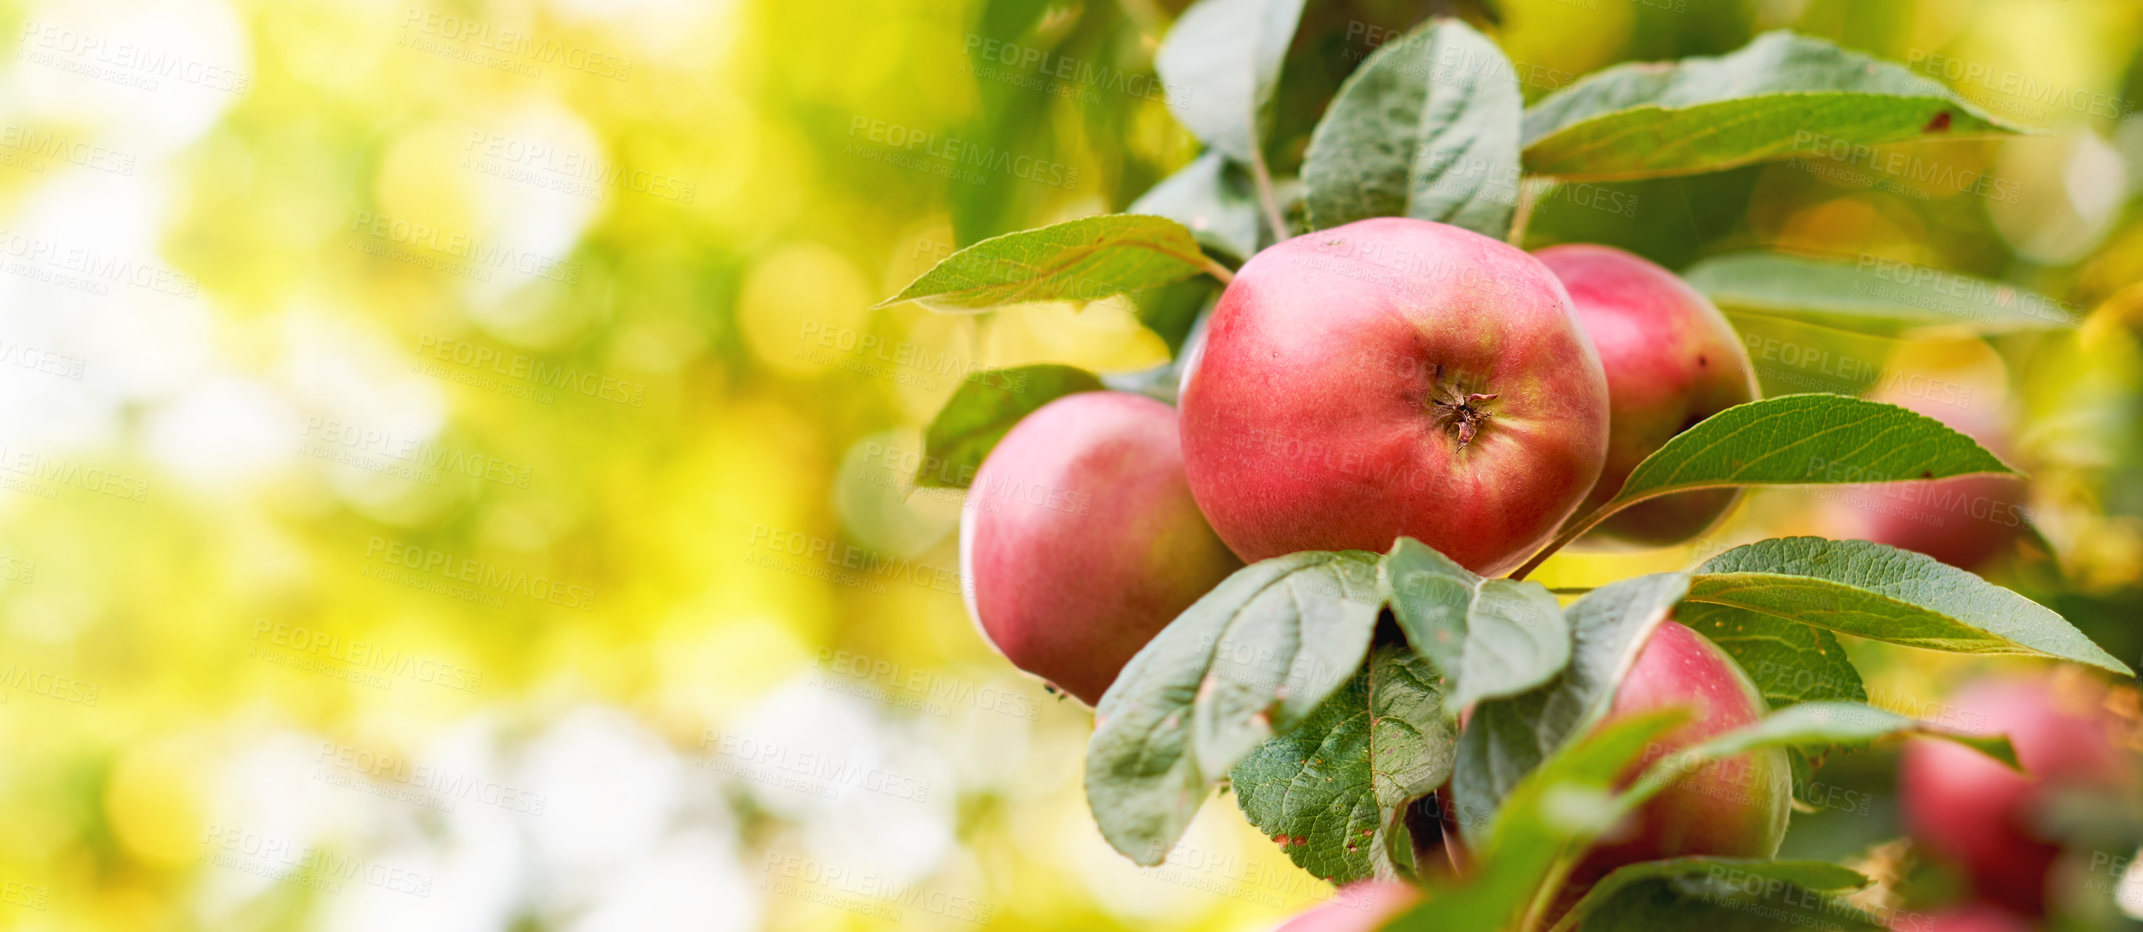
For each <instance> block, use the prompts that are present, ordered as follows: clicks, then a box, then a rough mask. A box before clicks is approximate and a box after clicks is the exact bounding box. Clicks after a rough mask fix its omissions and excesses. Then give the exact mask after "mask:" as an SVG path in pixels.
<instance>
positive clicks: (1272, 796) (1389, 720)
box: [1229, 647, 1457, 884]
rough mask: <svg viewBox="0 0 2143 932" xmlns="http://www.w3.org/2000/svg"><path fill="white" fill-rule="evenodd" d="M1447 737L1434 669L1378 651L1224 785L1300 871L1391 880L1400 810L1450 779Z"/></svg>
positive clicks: (1397, 858)
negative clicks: (1334, 691) (1342, 685)
mask: <svg viewBox="0 0 2143 932" xmlns="http://www.w3.org/2000/svg"><path fill="white" fill-rule="evenodd" d="M1456 737H1457V723H1456V722H1455V721H1454V720H1453V719H1452V718H1451V716H1450V715H1449V714H1448V713H1446V712H1445V711H1444V703H1443V699H1442V697H1441V696H1440V695H1439V694H1438V691H1437V688H1436V675H1435V670H1434V669H1433V668H1432V667H1430V665H1429V664H1428V662H1427V661H1424V660H1422V659H1421V658H1419V657H1416V656H1413V655H1412V654H1410V653H1409V652H1407V651H1406V650H1405V649H1403V648H1399V647H1382V648H1378V649H1376V650H1375V651H1374V652H1372V653H1371V655H1370V659H1369V667H1368V669H1367V670H1364V671H1363V672H1362V673H1360V674H1358V675H1356V676H1355V678H1354V679H1353V680H1352V681H1350V682H1349V683H1348V684H1347V687H1346V688H1345V689H1342V690H1340V691H1339V692H1336V693H1333V694H1332V695H1331V697H1330V698H1327V699H1326V700H1325V701H1324V704H1323V705H1320V706H1318V707H1317V711H1316V712H1314V713H1312V714H1311V716H1310V718H1309V720H1308V721H1305V722H1303V723H1302V725H1301V727H1298V728H1296V729H1295V730H1294V731H1291V732H1289V733H1287V734H1286V735H1283V736H1281V737H1278V738H1274V739H1273V740H1271V741H1267V742H1265V744H1264V745H1263V746H1262V747H1259V748H1258V749H1257V751H1256V752H1254V753H1252V754H1251V755H1250V756H1249V757H1247V758H1244V759H1243V762H1242V763H1240V764H1237V765H1235V770H1234V771H1233V772H1232V773H1231V774H1230V779H1229V784H1230V785H1231V786H1232V787H1234V790H1235V797H1236V802H1237V803H1238V804H1239V805H1241V806H1242V807H1243V814H1244V815H1245V816H1247V817H1249V819H1250V823H1251V824H1252V825H1255V826H1257V827H1258V830H1259V831H1261V832H1263V833H1265V834H1266V835H1267V836H1269V837H1271V838H1272V839H1273V840H1274V841H1276V842H1279V843H1280V845H1281V849H1282V850H1283V851H1285V852H1287V856H1288V857H1289V858H1290V859H1292V860H1293V861H1294V862H1295V864H1296V865H1297V866H1300V867H1301V868H1302V869H1304V870H1307V871H1309V872H1310V873H1311V874H1314V875H1316V876H1317V877H1319V878H1322V879H1324V880H1327V881H1330V882H1332V883H1336V884H1347V883H1352V882H1354V881H1357V880H1366V879H1369V878H1372V877H1377V878H1384V879H1390V878H1393V877H1396V876H1398V873H1399V865H1400V864H1401V863H1402V862H1403V861H1404V860H1405V859H1406V858H1410V857H1411V853H1412V852H1411V845H1410V843H1409V840H1408V836H1407V833H1406V831H1405V830H1404V827H1403V826H1402V825H1401V824H1400V816H1401V814H1402V813H1403V812H1404V811H1405V808H1406V805H1407V803H1409V802H1411V801H1413V800H1414V799H1417V798H1419V797H1422V796H1426V795H1428V794H1429V793H1432V792H1434V791H1435V790H1436V787H1437V786H1438V785H1440V784H1442V783H1443V782H1444V779H1445V778H1446V777H1448V776H1450V774H1451V755H1452V744H1453V742H1454V741H1455V740H1456ZM1398 852H1403V853H1404V854H1403V856H1402V855H1400V854H1399V853H1398Z"/></svg>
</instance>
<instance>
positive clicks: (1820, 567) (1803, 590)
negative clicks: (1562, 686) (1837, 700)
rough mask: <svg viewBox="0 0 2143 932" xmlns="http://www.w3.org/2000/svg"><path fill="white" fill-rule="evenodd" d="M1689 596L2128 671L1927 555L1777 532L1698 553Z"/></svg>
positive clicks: (2037, 609) (1884, 635) (2051, 615)
mask: <svg viewBox="0 0 2143 932" xmlns="http://www.w3.org/2000/svg"><path fill="white" fill-rule="evenodd" d="M1689 599H1690V600H1691V601H1693V602H1708V603H1712V604H1715V605H1724V606H1729V607H1732V608H1737V609H1741V610H1744V611H1748V612H1754V613H1758V614H1764V615H1771V616H1774V617H1777V618H1781V619H1785V620H1788V621H1795V622H1800V623H1802V624H1807V625H1814V626H1816V627H1819V628H1827V629H1830V630H1832V631H1836V632H1839V633H1841V634H1851V635H1855V636H1857V637H1864V638H1869V639H1872V640H1878V641H1888V642H1890V643H1892V644H1902V645H1905V646H1907V647H1921V648H1927V649H1929V650H1942V651H1952V652H1956V653H1967V654H2037V655H2041V656H2047V657H2056V658H2060V659H2063V660H2072V661H2075V662H2077V663H2081V664H2085V665H2087V666H2093V667H2097V668H2099V669H2101V670H2108V671H2111V672H2114V673H2120V674H2124V675H2129V676H2133V675H2134V671H2132V670H2130V669H2129V668H2128V665H2127V664H2125V663H2122V662H2121V661H2120V660H2119V659H2117V658H2115V657H2114V656H2113V655H2111V654H2108V653H2106V651H2105V650H2103V649H2102V648H2100V647H2099V646H2098V645H2097V644H2094V643H2092V642H2091V639H2090V638H2089V637H2086V636H2085V635H2084V633H2083V632H2081V631H2078V630H2076V628H2075V626H2074V625H2071V624H2069V623H2068V621H2067V620H2066V619H2063V618H2062V617H2061V616H2060V615H2058V614H2056V613H2055V612H2054V611H2053V610H2052V609H2049V608H2047V607H2045V606H2043V605H2040V604H2038V603H2037V602H2033V601H2032V600H2030V599H2027V598H2025V597H2023V596H2021V595H2018V594H2016V593H2014V592H2011V591H2009V590H2008V589H2004V588H2002V587H2000V586H1997V585H1995V584H1993V583H1990V582H1987V581H1986V580H1983V579H1981V578H1979V577H1978V576H1975V575H1973V574H1971V573H1968V572H1965V571H1964V570H1960V569H1957V568H1956V567H1953V566H1950V565H1949V564H1946V563H1943V562H1941V561H1940V560H1936V559H1934V558H1932V557H1928V556H1924V555H1922V554H1918V553H1914V552H1912V551H1910V550H1900V549H1898V548H1896V547H1890V546H1885V545H1883V544H1878V543H1874V542H1872V541H1865V540H1827V539H1824V538H1820V537H1781V538H1774V539H1771V540H1763V541H1757V542H1756V543H1753V544H1748V545H1746V546H1742V547H1736V548H1734V549H1732V550H1729V551H1726V552H1725V553H1722V554H1719V555H1718V556H1716V557H1713V558H1711V559H1710V560H1707V561H1705V563H1704V565H1703V566H1700V567H1698V568H1697V574H1696V576H1695V578H1694V579H1693V580H1692V581H1691V583H1690V586H1689Z"/></svg>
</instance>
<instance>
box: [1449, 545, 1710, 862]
mask: <svg viewBox="0 0 2143 932" xmlns="http://www.w3.org/2000/svg"><path fill="white" fill-rule="evenodd" d="M1688 586H1689V576H1688V574H1686V573H1655V574H1653V575H1650V576H1638V577H1634V578H1631V579H1625V580H1622V581H1620V582H1616V583H1611V584H1609V585H1606V586H1602V587H1600V588H1598V589H1595V590H1593V591H1591V592H1588V593H1586V594H1585V595H1584V596H1583V597H1581V598H1579V599H1578V600H1577V601H1575V602H1572V603H1571V604H1570V607H1569V608H1568V609H1566V610H1564V618H1565V620H1566V621H1567V622H1568V623H1569V625H1570V634H1571V642H1572V643H1571V651H1570V663H1569V665H1568V666H1567V667H1565V668H1564V670H1563V671H1562V672H1561V673H1560V674H1558V675H1557V676H1556V677H1555V678H1554V679H1553V680H1550V681H1549V682H1548V683H1546V684H1544V685H1542V686H1540V687H1539V688H1536V689H1534V690H1532V691H1530V692H1526V693H1524V694H1522V695H1517V696H1511V697H1509V698H1504V699H1492V700H1487V701H1483V702H1481V703H1480V704H1479V705H1477V706H1475V707H1474V710H1473V717H1472V719H1471V720H1470V721H1469V722H1468V723H1467V726H1466V729H1465V731H1463V732H1462V733H1461V734H1460V735H1459V742H1458V763H1457V765H1456V769H1455V771H1454V772H1453V774H1452V778H1451V782H1452V793H1453V795H1454V797H1455V800H1454V801H1455V803H1456V807H1455V808H1456V809H1457V813H1458V822H1459V830H1460V832H1461V833H1462V834H1463V835H1464V837H1465V838H1466V839H1467V840H1468V841H1478V840H1479V838H1480V836H1479V834H1478V833H1479V832H1481V831H1482V830H1483V829H1484V828H1485V827H1486V825H1487V822H1488V816H1489V815H1490V814H1492V813H1494V812H1496V811H1497V809H1498V807H1499V806H1501V805H1503V803H1504V799H1505V797H1506V796H1508V795H1509V794H1510V792H1511V789H1512V788H1513V787H1515V786H1516V785H1517V784H1518V783H1519V781H1521V780H1523V779H1525V777H1526V775H1527V774H1529V773H1531V772H1532V771H1533V770H1534V769H1535V768H1537V767H1539V766H1540V762H1541V761H1542V760H1545V759H1547V758H1548V757H1549V756H1550V755H1552V754H1553V753H1555V751H1556V749H1557V748H1560V747H1562V746H1563V745H1564V744H1566V743H1567V742H1568V741H1569V740H1570V738H1571V736H1573V735H1577V734H1581V733H1583V732H1584V731H1585V730H1586V729H1587V728H1590V727H1591V726H1592V725H1593V724H1594V723H1596V722H1598V721H1599V720H1600V718H1601V717H1602V716H1604V715H1606V714H1607V708H1608V705H1609V704H1610V703H1611V702H1612V701H1613V700H1614V694H1615V689H1616V687H1618V686H1620V685H1621V683H1622V678H1623V677H1624V676H1627V675H1628V674H1629V671H1630V667H1631V666H1632V665H1634V664H1635V663H1636V662H1637V654H1638V652H1639V651H1641V650H1643V649H1644V645H1645V642H1646V641H1649V640H1651V637H1652V632H1654V631H1656V630H1658V629H1659V626H1660V624H1661V623H1662V622H1665V621H1666V620H1667V613H1668V612H1669V611H1671V610H1672V609H1673V608H1674V604H1675V603H1676V602H1679V601H1681V598H1682V595H1683V593H1685V592H1686V591H1687V590H1688Z"/></svg>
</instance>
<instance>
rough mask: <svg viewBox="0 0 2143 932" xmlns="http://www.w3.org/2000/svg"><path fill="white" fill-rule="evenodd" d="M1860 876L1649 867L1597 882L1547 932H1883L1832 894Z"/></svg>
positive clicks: (1796, 868)
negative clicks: (1583, 931)
mask: <svg viewBox="0 0 2143 932" xmlns="http://www.w3.org/2000/svg"><path fill="white" fill-rule="evenodd" d="M1870 882H1871V881H1870V880H1869V878H1867V877H1866V876H1864V875H1862V874H1860V873H1859V872H1858V871H1852V870H1848V869H1846V868H1843V867H1840V866H1838V865H1836V864H1828V863H1825V862H1822V861H1759V860H1753V859H1747V858H1710V857H1689V858H1670V859H1667V860H1663V861H1645V862H1642V863H1638V864H1629V865H1625V866H1623V867H1620V868H1617V869H1616V870H1615V871H1614V872H1613V873H1611V874H1608V875H1607V876H1606V877H1603V878H1601V879H1600V882H1599V883H1597V884H1594V885H1593V887H1592V889H1591V890H1588V891H1586V892H1585V896H1584V898H1583V899H1580V900H1578V902H1577V905H1575V906H1572V907H1571V908H1570V911H1569V912H1568V913H1565V914H1564V915H1563V918H1562V919H1561V920H1560V921H1558V922H1557V923H1556V924H1555V926H1554V927H1553V928H1552V929H1551V930H1550V932H1571V930H1575V929H1577V928H1580V927H1581V926H1582V927H1583V928H1584V929H1586V930H1588V932H1593V930H1603V929H1606V930H1629V932H1651V930H1655V929H1704V930H1706V932H1789V930H1804V929H1834V930H1856V932H1857V930H1866V932H1881V930H1883V929H1884V928H1885V926H1884V925H1883V923H1882V922H1881V920H1879V919H1878V918H1876V917H1875V916H1872V915H1869V914H1868V913H1865V912H1863V911H1861V910H1859V909H1858V908H1856V907H1854V906H1852V905H1851V904H1848V903H1846V902H1845V901H1844V900H1843V899H1841V898H1839V897H1837V896H1830V895H1823V894H1834V893H1837V892H1839V891H1853V890H1859V889H1861V888H1863V887H1866V886H1867V885H1868V884H1869V883H1870Z"/></svg>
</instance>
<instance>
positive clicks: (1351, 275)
mask: <svg viewBox="0 0 2143 932" xmlns="http://www.w3.org/2000/svg"><path fill="white" fill-rule="evenodd" d="M1182 407H1183V459H1184V466H1185V468H1186V470H1187V471H1188V473H1189V475H1190V485H1191V492H1192V494H1193V495H1195V496H1197V499H1198V505H1199V507H1200V508H1202V509H1204V511H1205V514H1206V517H1207V518H1209V519H1211V521H1212V522H1213V529H1214V530H1215V531H1218V532H1219V533H1220V537H1221V539H1222V540H1224V541H1227V543H1228V546H1229V547H1231V548H1233V549H1234V551H1235V553H1236V555H1237V556H1240V557H1242V558H1243V559H1245V560H1262V559H1266V558H1269V557H1276V556H1280V555H1282V554H1286V553H1291V552H1294V551H1297V550H1348V549H1360V550H1378V551H1381V550H1385V549H1387V548H1389V547H1390V546H1391V543H1392V541H1393V540H1395V539H1397V538H1398V537H1399V536H1401V535H1407V536H1411V537H1414V538H1417V539H1419V540H1420V541H1421V542H1423V543H1425V544H1428V545H1429V546H1431V547H1433V548H1435V549H1437V550H1439V551H1441V552H1443V553H1444V554H1445V555H1446V556H1449V557H1450V558H1452V559H1453V560H1456V561H1458V562H1459V563H1461V564H1463V565H1465V566H1466V567H1467V568H1469V569H1472V570H1474V571H1475V572H1480V573H1491V574H1493V573H1500V572H1503V571H1505V570H1508V569H1511V568H1513V567H1515V566H1517V565H1518V564H1519V563H1521V562H1523V561H1524V559H1525V558H1526V557H1527V556H1528V555H1530V554H1531V553H1532V552H1533V551H1534V550H1536V549H1538V547H1539V546H1540V545H1541V544H1543V543H1545V542H1546V541H1547V540H1548V538H1549V537H1551V536H1552V535H1553V534H1554V533H1555V530H1556V528H1557V526H1558V525H1560V524H1561V523H1562V522H1563V519H1565V518H1567V517H1569V516H1570V513H1571V511H1572V510H1573V509H1575V508H1576V507H1577V504H1578V502H1579V500H1580V499H1582V498H1583V497H1584V494H1585V492H1586V491H1587V490H1588V489H1590V488H1592V483H1593V480H1594V479H1597V478H1598V477H1599V472H1600V460H1601V456H1602V455H1603V454H1604V453H1605V452H1606V449H1607V380H1606V377H1605V376H1604V375H1602V374H1601V371H1600V361H1599V357H1598V356H1597V354H1595V353H1594V352H1593V349H1592V344H1591V343H1590V342H1589V341H1587V340H1586V339H1585V337H1584V334H1583V333H1582V332H1580V330H1579V328H1578V323H1577V317H1576V315H1575V314H1574V313H1573V312H1572V311H1571V309H1570V300H1569V297H1568V296H1567V295H1566V294H1564V292H1563V287H1562V285H1561V284H1559V283H1557V282H1556V280H1555V276H1554V275H1553V274H1551V273H1549V271H1548V269H1547V267H1545V266H1543V265H1541V264H1540V262H1539V261H1538V260H1535V259H1534V258H1533V257H1532V256H1529V255H1526V254H1525V253H1524V252H1523V251H1521V250H1518V249H1515V248H1512V247H1510V246H1507V245H1505V244H1503V243H1501V242H1498V241H1496V240H1493V239H1490V238H1488V237H1485V236H1481V235H1479V234H1477V233H1471V232H1468V231H1466V230H1462V229H1459V228H1457V227H1453V226H1446V225H1444V224H1440V223H1430V222H1427V221H1423V220H1408V219H1404V218H1397V217H1383V218H1378V219H1373V220H1363V221H1360V222H1357V223H1350V224H1347V225H1345V226H1340V227H1334V228H1332V229H1329V230H1321V231H1319V232H1316V233H1311V234H1307V235H1304V236H1298V237H1295V238H1294V239H1291V240H1288V241H1286V242H1283V243H1280V244H1278V245H1275V246H1273V247H1271V248H1269V249H1267V250H1265V251H1264V252H1261V253H1259V254H1257V255H1256V256H1255V257H1253V258H1251V260H1250V261H1249V262H1247V263H1245V264H1244V265H1243V267H1242V270H1241V271H1239V272H1237V273H1236V276H1235V280H1234V282H1233V283H1231V284H1230V285H1229V286H1228V288H1227V290H1226V292H1224V293H1223V294H1222V295H1221V299H1220V303H1219V305H1218V306H1217V307H1216V308H1215V309H1214V311H1213V315H1212V318H1211V320H1210V322H1209V325H1208V328H1207V331H1206V341H1205V350H1204V352H1203V354H1202V357H1201V358H1200V360H1199V364H1198V367H1197V369H1196V371H1195V372H1193V373H1192V374H1191V377H1190V378H1189V379H1188V380H1187V381H1186V384H1185V385H1184V388H1183V395H1182Z"/></svg>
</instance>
